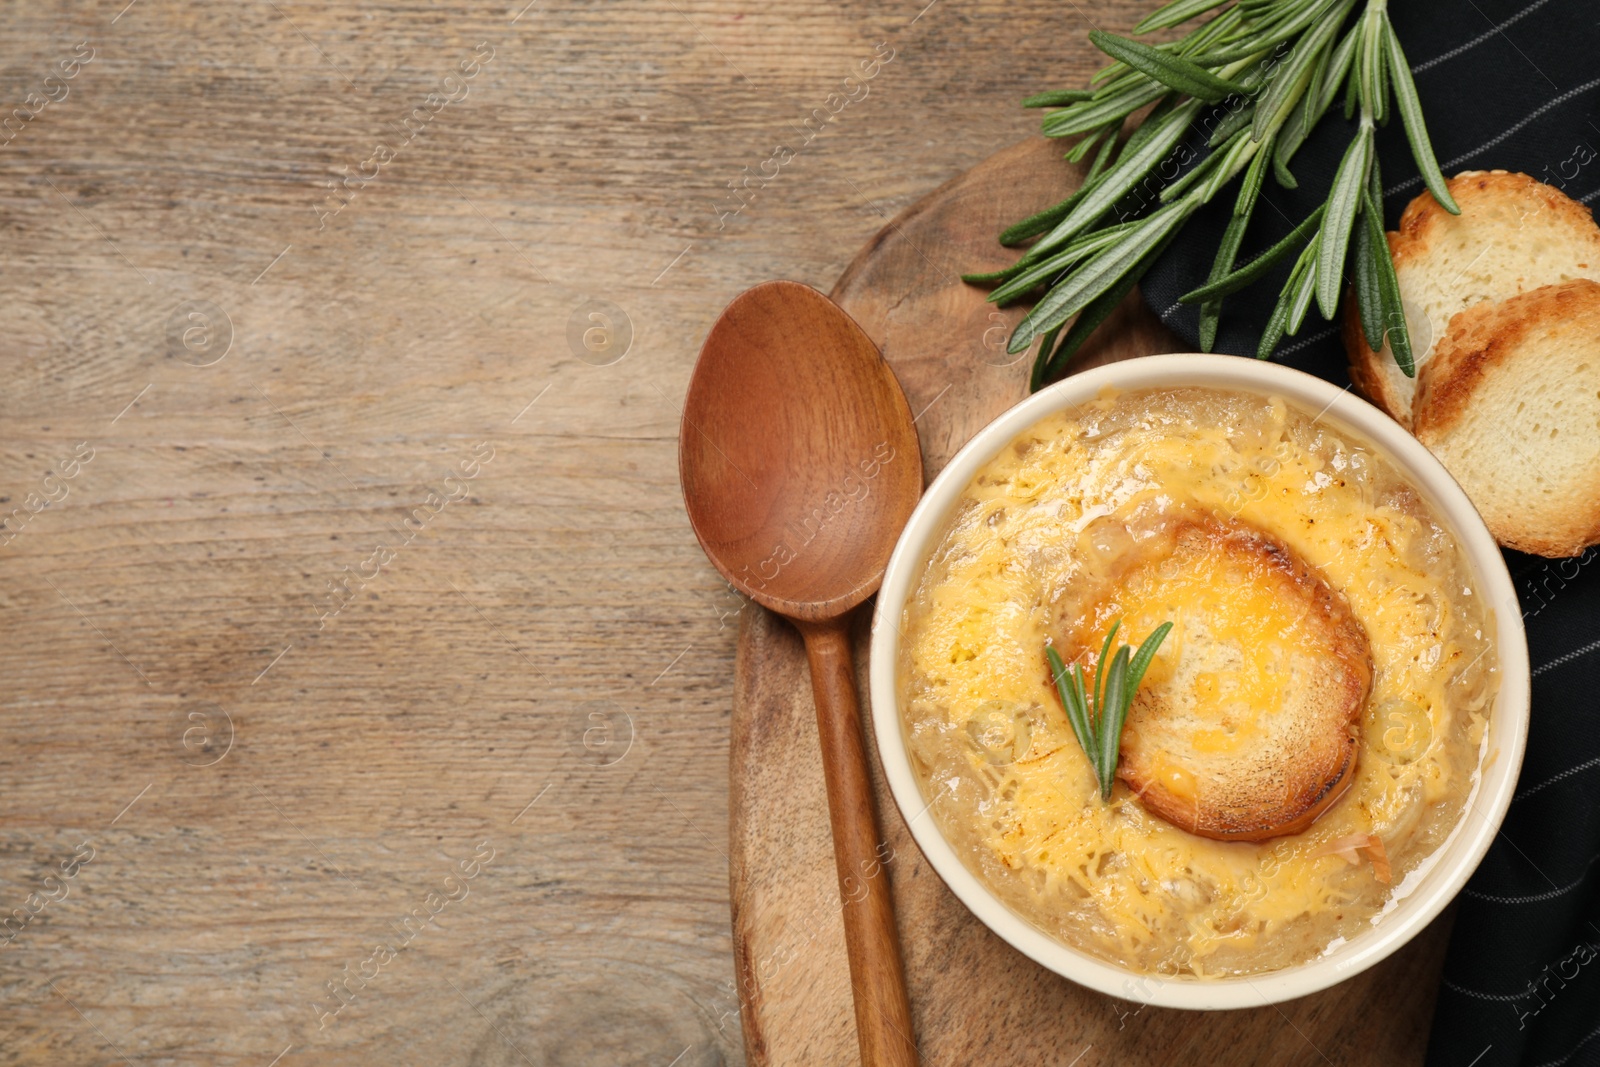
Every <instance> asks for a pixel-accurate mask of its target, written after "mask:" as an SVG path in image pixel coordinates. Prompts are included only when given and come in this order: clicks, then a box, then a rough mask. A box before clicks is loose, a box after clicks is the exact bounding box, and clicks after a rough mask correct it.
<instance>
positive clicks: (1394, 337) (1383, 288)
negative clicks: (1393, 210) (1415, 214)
mask: <svg viewBox="0 0 1600 1067" xmlns="http://www.w3.org/2000/svg"><path fill="white" fill-rule="evenodd" d="M1363 207H1364V209H1365V210H1364V211H1363V214H1365V215H1366V216H1367V218H1368V220H1369V221H1368V223H1367V225H1368V226H1372V227H1375V228H1376V230H1377V234H1376V237H1375V239H1374V241H1373V248H1374V251H1375V252H1376V254H1375V255H1374V256H1373V257H1372V265H1373V267H1374V269H1375V270H1376V271H1377V275H1378V294H1379V296H1380V297H1381V298H1382V304H1383V319H1384V325H1385V327H1386V329H1385V331H1384V336H1383V337H1382V338H1380V340H1387V341H1388V342H1389V352H1390V353H1391V354H1392V355H1393V356H1394V361H1395V363H1396V364H1397V365H1398V366H1399V368H1400V371H1401V373H1403V374H1404V375H1405V376H1406V377H1407V378H1415V377H1416V376H1417V361H1416V357H1415V356H1414V354H1413V353H1412V350H1411V331H1410V329H1409V328H1408V327H1407V325H1406V309H1405V304H1404V303H1403V302H1402V301H1401V299H1400V281H1399V279H1398V278H1396V277H1395V273H1394V260H1393V259H1392V258H1390V256H1389V239H1388V238H1387V237H1385V236H1384V233H1383V222H1382V218H1383V213H1382V209H1380V208H1379V207H1378V205H1377V201H1376V200H1374V199H1373V197H1372V194H1371V193H1370V192H1369V193H1367V195H1366V197H1365V198H1364V201H1363ZM1372 347H1373V350H1374V351H1381V350H1382V345H1381V344H1377V345H1373V346H1372Z"/></svg>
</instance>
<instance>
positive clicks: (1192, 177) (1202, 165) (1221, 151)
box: [1159, 130, 1245, 204]
mask: <svg viewBox="0 0 1600 1067" xmlns="http://www.w3.org/2000/svg"><path fill="white" fill-rule="evenodd" d="M1244 139H1245V136H1244V131H1243V130H1240V131H1239V132H1238V133H1236V134H1234V135H1233V140H1232V141H1230V142H1229V143H1228V144H1227V145H1226V146H1224V147H1222V148H1218V149H1215V150H1214V151H1212V152H1211V153H1209V154H1208V155H1207V156H1206V158H1204V159H1202V160H1201V161H1200V162H1198V163H1196V164H1195V165H1194V166H1192V167H1190V168H1189V170H1188V171H1187V172H1186V173H1185V174H1184V175H1183V177H1181V178H1179V179H1178V180H1177V181H1175V182H1173V183H1172V184H1171V185H1168V186H1166V187H1165V188H1163V189H1162V190H1161V193H1160V196H1159V199H1160V200H1161V202H1162V203H1163V204H1165V203H1169V202H1171V201H1172V200H1175V199H1177V198H1178V197H1180V196H1182V195H1183V194H1184V193H1186V192H1188V191H1189V190H1190V189H1192V188H1194V187H1195V186H1196V185H1198V184H1199V183H1200V182H1201V181H1204V180H1205V179H1207V178H1209V177H1211V176H1212V175H1214V174H1216V173H1217V172H1218V168H1219V167H1223V165H1224V164H1225V163H1226V162H1227V161H1228V159H1229V158H1230V157H1231V156H1232V155H1233V154H1234V152H1235V149H1236V148H1237V146H1238V142H1240V141H1242V140H1244ZM1224 169H1225V168H1224Z"/></svg>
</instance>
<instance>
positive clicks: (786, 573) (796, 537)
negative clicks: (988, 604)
mask: <svg viewBox="0 0 1600 1067" xmlns="http://www.w3.org/2000/svg"><path fill="white" fill-rule="evenodd" d="M678 474H679V477H680V479H681V481H682V482H683V494H684V498H685V501H686V503H687V505H688V511H689V522H690V523H691V524H692V525H693V526H694V532H695V536H696V537H698V538H699V539H700V546H701V547H702V548H704V549H705V552H706V555H707V556H709V557H710V558H711V562H712V563H713V564H715V565H716V568H717V569H718V570H719V571H721V572H722V574H723V575H724V577H726V578H727V579H728V581H730V582H732V583H733V585H734V586H735V587H736V588H738V589H739V590H740V591H741V592H743V593H744V594H745V595H747V596H749V597H750V598H751V599H752V600H754V601H755V602H756V603H758V604H761V605H762V606H763V607H766V608H768V609H770V610H772V611H775V612H777V613H778V614H780V615H783V616H786V617H787V618H788V619H789V620H790V621H791V622H793V623H794V624H795V626H796V627H798V628H799V630H800V634H801V636H802V637H804V638H805V644H806V654H807V656H808V658H809V659H810V662H811V686H812V692H813V693H814V694H815V697H816V705H817V732H818V734H819V735H820V737H821V741H822V766H823V769H824V772H825V775H826V778H827V785H828V815H829V821H830V823H831V824H832V827H833V851H834V859H835V861H836V864H837V867H838V873H839V895H840V899H841V901H843V908H844V932H845V945H846V948H847V949H848V952H849V958H850V981H851V984H852V986H853V988H854V990H855V1007H856V1032H857V1036H858V1038H859V1039H860V1043H861V1062H862V1063H863V1064H865V1065H868V1067H879V1065H885V1067H914V1065H915V1064H916V1062H917V1048H916V1039H915V1037H914V1036H913V1033H912V1028H911V1007H910V1002H909V1001H908V999H907V997H906V985H905V971H904V967H903V966H902V964H901V961H900V946H899V942H898V941H897V939H896V936H895V925H894V908H893V904H892V903H891V901H890V898H889V885H888V879H887V878H886V877H885V876H884V875H885V871H884V867H883V861H884V858H885V855H886V845H885V844H884V842H883V838H882V837H881V836H880V835H879V833H878V824H877V817H876V814H875V813H874V810H873V798H872V784H871V781H870V780H869V779H868V777H867V756H866V749H865V747H864V745H863V743H862V736H861V716H860V713H859V711H858V710H857V707H856V686H855V668H854V666H853V664H852V662H851V658H850V615H851V613H852V611H853V610H854V609H855V607H856V606H857V605H858V604H860V603H861V602H862V601H863V600H865V599H866V598H867V597H869V596H871V595H872V593H873V592H875V591H876V590H877V588H878V584H879V583H880V582H881V581H882V580H883V569H884V566H885V565H886V564H887V563H888V562H889V553H890V552H891V551H892V550H893V549H894V544H895V540H896V538H898V537H899V536H900V531H901V529H902V528H903V527H904V526H905V523H906V520H907V519H908V518H909V517H910V515H911V510H912V508H914V507H915V506H916V503H917V499H918V497H920V496H921V495H922V452H921V448H920V446H919V445H918V442H917V430H916V426H915V425H913V423H912V419H911V409H910V407H908V406H907V404H906V398H905V394H903V393H902V392H901V391H900V383H899V382H897V381H896V380H895V377H894V372H893V371H891V370H890V369H889V365H888V364H887V363H885V362H884V361H883V357H882V356H881V355H879V353H878V348H877V346H876V345H874V344H873V343H872V339H871V338H869V337H868V336H867V335H866V334H865V333H864V332H863V331H862V329H861V327H860V326H857V325H856V323H855V321H854V320H853V319H851V318H850V316H848V315H846V314H845V313H844V312H843V311H842V310H840V308H839V307H838V306H837V305H836V304H834V303H833V302H832V301H831V300H829V299H828V298H827V297H825V296H823V295H822V294H821V293H819V292H817V291H816V290H815V289H812V288H811V287H809V286H805V285H800V284H798V283H796V282H767V283H765V284H763V285H758V286H756V287H755V288H754V289H751V290H749V291H747V292H745V293H742V294H740V295H739V296H738V297H736V298H735V299H734V301H733V303H731V304H729V305H728V308H727V310H725V311H724V312H723V313H722V317H721V318H720V319H718V320H717V323H716V325H715V326H713V327H712V328H711V335H710V336H709V337H707V338H706V343H705V347H704V348H702V349H701V350H700V360H699V362H698V363H696V364H695V368H694V376H693V377H692V378H691V379H690V380H689V395H688V398H687V399H686V400H685V401H684V411H683V425H682V427H681V429H680V433H679V436H678Z"/></svg>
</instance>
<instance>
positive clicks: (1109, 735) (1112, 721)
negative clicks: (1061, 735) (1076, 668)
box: [1095, 645, 1133, 800]
mask: <svg viewBox="0 0 1600 1067" xmlns="http://www.w3.org/2000/svg"><path fill="white" fill-rule="evenodd" d="M1128 652H1129V649H1128V646H1127V645H1123V646H1122V647H1121V648H1119V649H1117V654H1116V655H1115V656H1114V657H1112V660H1111V666H1110V668H1109V669H1108V668H1107V667H1106V663H1105V661H1104V660H1101V661H1100V663H1099V665H1097V666H1096V667H1095V688H1096V689H1099V688H1100V679H1101V678H1102V677H1104V678H1105V680H1106V684H1105V694H1104V695H1103V696H1102V697H1101V702H1100V731H1099V733H1100V737H1099V741H1100V752H1099V756H1100V759H1099V766H1098V767H1096V768H1095V769H1096V770H1097V771H1098V772H1099V778H1100V799H1101V800H1110V799H1111V786H1112V783H1114V782H1115V781H1116V779H1117V757H1118V756H1119V755H1121V751H1120V749H1121V748H1122V723H1123V721H1124V720H1125V719H1126V718H1127V715H1128V701H1129V700H1131V699H1132V696H1133V694H1131V693H1129V692H1128Z"/></svg>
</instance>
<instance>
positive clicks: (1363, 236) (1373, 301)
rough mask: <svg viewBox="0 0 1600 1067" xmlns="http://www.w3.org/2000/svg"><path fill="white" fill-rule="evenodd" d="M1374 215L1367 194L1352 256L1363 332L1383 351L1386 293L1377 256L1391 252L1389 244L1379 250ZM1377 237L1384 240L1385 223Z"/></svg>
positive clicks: (1370, 344) (1369, 343)
mask: <svg viewBox="0 0 1600 1067" xmlns="http://www.w3.org/2000/svg"><path fill="white" fill-rule="evenodd" d="M1372 231H1373V214H1372V212H1370V211H1368V210H1367V196H1366V194H1365V193H1364V192H1363V193H1362V195H1361V218H1360V219H1359V220H1358V221H1357V222H1356V231H1355V233H1354V234H1353V235H1352V238H1351V240H1352V245H1353V247H1351V249H1350V256H1351V258H1352V259H1354V260H1355V271H1356V286H1355V289H1356V292H1355V296H1356V311H1357V312H1358V314H1359V316H1360V319H1361V333H1362V336H1364V337H1365V338H1366V340H1367V347H1368V348H1370V349H1372V350H1373V351H1374V352H1379V351H1382V350H1383V293H1382V291H1381V290H1380V289H1379V287H1378V264H1377V260H1376V257H1377V256H1379V255H1387V254H1388V248H1389V246H1388V244H1387V243H1384V244H1383V245H1382V248H1383V251H1382V252H1381V253H1380V252H1379V251H1378V248H1379V246H1378V245H1377V244H1374V243H1373V232H1372ZM1377 231H1378V232H1377V239H1378V240H1379V241H1382V240H1383V223H1381V222H1380V223H1378V224H1377Z"/></svg>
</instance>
